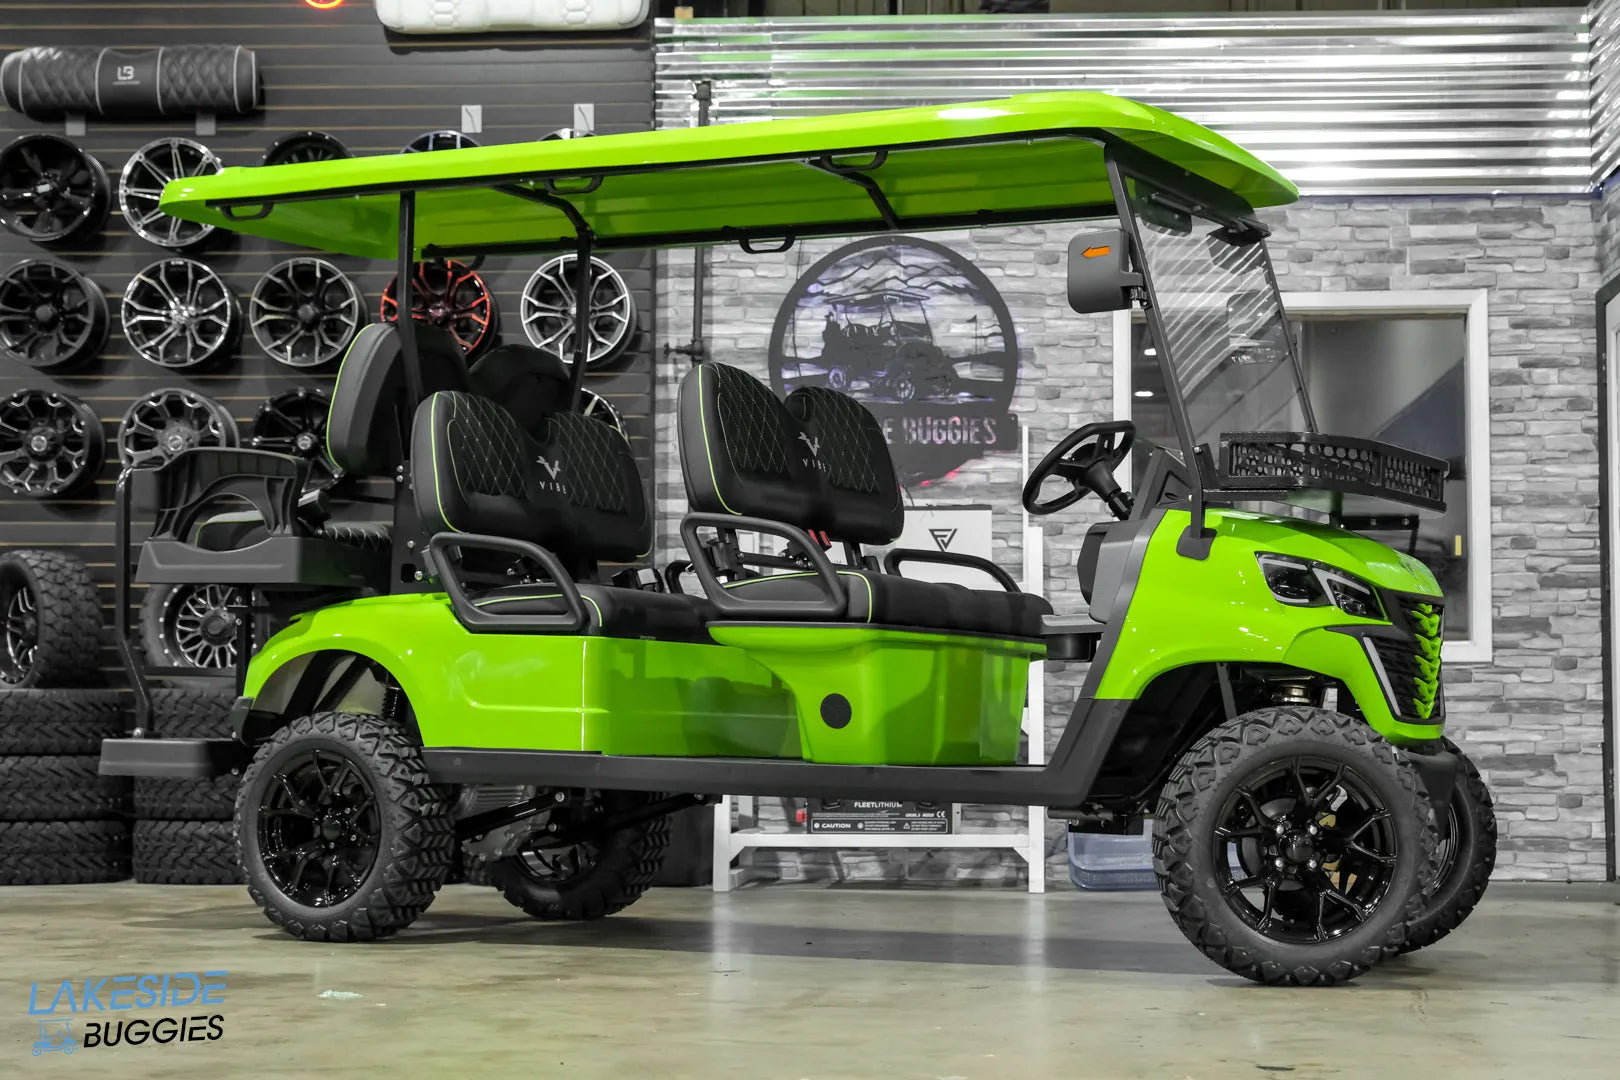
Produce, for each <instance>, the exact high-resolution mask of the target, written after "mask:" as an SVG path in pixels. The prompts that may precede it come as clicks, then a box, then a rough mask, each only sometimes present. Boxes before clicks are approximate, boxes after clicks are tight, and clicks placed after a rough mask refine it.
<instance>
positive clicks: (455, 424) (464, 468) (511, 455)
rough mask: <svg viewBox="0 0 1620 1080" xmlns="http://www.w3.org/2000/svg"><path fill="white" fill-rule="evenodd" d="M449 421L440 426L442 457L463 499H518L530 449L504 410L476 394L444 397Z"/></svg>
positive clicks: (520, 496)
mask: <svg viewBox="0 0 1620 1080" xmlns="http://www.w3.org/2000/svg"><path fill="white" fill-rule="evenodd" d="M444 396H445V397H447V398H448V399H449V401H450V419H449V421H448V422H446V424H445V426H444V437H445V447H444V453H445V454H447V455H448V456H449V462H450V471H451V474H452V475H453V476H454V478H455V482H456V486H457V487H458V488H460V489H461V491H462V493H463V494H467V495H504V496H506V497H508V498H512V499H521V498H523V497H524V495H525V494H527V492H526V490H525V487H524V478H525V473H526V469H525V467H524V466H525V462H524V459H525V457H527V456H530V448H529V447H527V446H525V445H524V443H525V440H524V438H523V432H522V430H521V429H520V428H519V427H518V426H517V421H515V420H513V419H512V418H511V417H510V416H509V415H508V414H507V413H506V410H504V409H502V408H501V407H500V406H499V405H497V404H495V403H494V402H493V401H490V400H488V399H486V398H481V397H479V396H478V395H476V394H446V395H444Z"/></svg>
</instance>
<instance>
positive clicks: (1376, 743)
mask: <svg viewBox="0 0 1620 1080" xmlns="http://www.w3.org/2000/svg"><path fill="white" fill-rule="evenodd" d="M1277 736H1283V737H1285V738H1293V737H1298V736H1309V737H1313V738H1317V739H1325V740H1338V741H1343V742H1346V743H1348V744H1349V745H1351V746H1354V747H1356V748H1357V749H1358V750H1361V751H1363V752H1365V753H1367V754H1370V755H1371V757H1372V758H1373V759H1374V760H1375V761H1376V762H1378V763H1379V764H1380V765H1383V766H1386V767H1388V769H1389V770H1390V772H1391V773H1392V774H1393V775H1394V776H1395V777H1396V778H1397V782H1398V785H1399V788H1400V791H1401V794H1402V797H1403V798H1404V799H1405V800H1406V802H1407V805H1406V806H1404V807H1401V806H1392V807H1390V808H1389V809H1390V812H1391V813H1392V814H1403V813H1411V814H1413V815H1415V817H1416V818H1417V819H1418V820H1421V821H1423V822H1425V825H1424V827H1423V835H1424V837H1425V839H1424V842H1423V847H1424V849H1425V851H1426V855H1427V857H1426V858H1425V859H1424V860H1423V862H1422V864H1421V865H1420V866H1419V867H1418V888H1416V889H1414V890H1413V892H1412V895H1411V896H1410V897H1409V898H1408V900H1407V901H1406V903H1405V905H1404V907H1403V910H1402V913H1401V917H1399V918H1396V919H1395V920H1393V921H1392V922H1391V924H1390V928H1389V930H1388V932H1387V933H1386V934H1385V936H1384V938H1383V940H1382V941H1379V942H1377V943H1375V944H1372V945H1368V946H1367V947H1365V948H1363V949H1362V950H1361V951H1360V953H1359V954H1357V955H1355V956H1354V957H1346V958H1341V959H1340V960H1338V961H1336V962H1334V963H1332V964H1330V965H1328V966H1327V967H1325V968H1320V967H1316V966H1311V965H1306V966H1295V967H1289V966H1286V965H1284V964H1281V963H1278V962H1277V961H1275V960H1271V959H1268V958H1266V957H1263V956H1259V955H1256V954H1254V953H1253V952H1252V951H1251V950H1249V949H1247V948H1245V947H1243V946H1241V945H1236V944H1234V943H1232V942H1230V941H1228V940H1227V938H1226V935H1225V933H1224V932H1223V930H1222V929H1221V927H1220V926H1219V925H1218V924H1217V923H1216V921H1215V920H1213V919H1211V917H1210V915H1209V912H1208V910H1207V909H1206V906H1205V904H1204V902H1203V901H1202V900H1201V899H1200V898H1199V897H1198V896H1197V895H1196V893H1195V891H1194V881H1195V877H1196V870H1195V868H1194V866H1193V865H1192V862H1191V859H1190V855H1191V853H1192V851H1193V847H1194V844H1193V838H1192V821H1193V818H1194V817H1196V816H1197V810H1198V809H1199V805H1198V804H1199V798H1200V795H1201V793H1203V792H1207V791H1208V790H1209V789H1211V788H1213V787H1214V786H1215V785H1216V783H1217V782H1218V777H1219V775H1220V774H1221V773H1222V772H1223V771H1225V770H1226V769H1227V768H1229V767H1231V766H1232V765H1234V764H1235V763H1237V762H1238V761H1239V760H1240V759H1241V758H1243V757H1244V756H1246V755H1247V754H1248V753H1251V752H1253V751H1256V750H1258V749H1259V748H1261V747H1263V746H1265V745H1266V744H1267V743H1268V742H1270V741H1271V740H1272V739H1273V738H1275V737H1277ZM1155 816H1156V819H1157V820H1156V824H1155V827H1154V830H1153V863H1154V870H1155V871H1156V874H1157V877H1158V879H1159V890H1160V893H1161V894H1162V896H1163V897H1164V903H1165V906H1166V907H1167V908H1169V909H1170V915H1171V918H1173V919H1174V920H1175V922H1176V925H1177V926H1178V927H1180V929H1181V932H1182V933H1183V934H1185V935H1186V936H1187V939H1188V940H1189V941H1191V942H1192V943H1193V944H1194V945H1195V946H1197V947H1198V949H1199V950H1200V951H1202V952H1203V953H1204V955H1205V956H1207V957H1209V958H1210V959H1211V960H1213V961H1215V962H1216V963H1217V964H1219V965H1221V966H1222V967H1224V968H1226V969H1227V970H1228V971H1231V972H1234V973H1236V974H1238V975H1241V976H1243V977H1244V978H1247V979H1252V980H1254V981H1255V982H1259V983H1265V984H1267V985H1270V986H1333V985H1337V984H1339V983H1343V982H1348V981H1349V980H1351V979H1354V978H1356V977H1357V976H1359V975H1362V974H1364V973H1365V972H1366V971H1368V970H1369V969H1370V968H1372V967H1373V966H1374V965H1376V964H1378V963H1379V962H1381V961H1382V960H1384V959H1385V958H1386V957H1389V956H1394V955H1395V954H1396V953H1398V952H1399V951H1400V948H1401V945H1402V943H1403V942H1404V941H1405V940H1406V925H1407V923H1408V922H1410V921H1411V919H1412V918H1414V917H1415V916H1416V915H1417V914H1418V913H1419V912H1420V911H1421V910H1422V906H1423V897H1424V895H1425V894H1426V893H1427V892H1428V889H1429V886H1430V884H1431V883H1432V882H1433V881H1434V878H1435V874H1436V871H1437V869H1438V866H1437V863H1438V855H1437V851H1436V848H1437V845H1438V837H1439V827H1438V825H1437V824H1436V822H1435V819H1434V810H1433V807H1432V805H1431V804H1430V802H1429V797H1428V794H1427V792H1426V791H1425V790H1424V788H1423V782H1422V780H1421V779H1420V778H1419V776H1418V773H1417V771H1416V770H1415V769H1413V768H1412V767H1411V766H1410V765H1408V764H1407V763H1406V762H1405V761H1404V760H1403V759H1402V758H1401V757H1400V756H1399V754H1398V753H1397V752H1396V750H1395V748H1394V747H1393V746H1391V745H1390V744H1389V743H1388V742H1386V741H1385V740H1384V739H1383V737H1382V736H1380V735H1379V734H1378V733H1377V732H1375V731H1373V730H1372V728H1370V727H1368V726H1367V725H1366V724H1365V723H1364V722H1362V721H1360V720H1355V719H1352V718H1351V717H1348V716H1345V715H1343V714H1341V713H1334V712H1329V711H1327V710H1325V709H1313V708H1306V707H1297V706H1296V707H1276V708H1266V709H1257V710H1255V711H1253V712H1248V713H1244V714H1243V715H1241V716H1238V717H1236V718H1234V719H1232V720H1228V721H1227V722H1225V723H1223V724H1221V725H1219V726H1218V727H1215V728H1214V729H1212V730H1211V731H1209V732H1208V733H1207V734H1206V735H1204V736H1203V737H1202V738H1201V739H1199V740H1198V741H1197V742H1196V743H1194V744H1193V746H1192V747H1191V749H1189V750H1188V751H1187V753H1186V754H1184V755H1183V756H1182V758H1181V760H1180V761H1178V762H1177V763H1176V765H1175V767H1174V769H1172V770H1171V773H1170V777H1169V779H1168V780H1166V781H1165V785H1164V788H1163V790H1162V791H1161V793H1160V796H1159V805H1158V811H1157V813H1156V815H1155Z"/></svg>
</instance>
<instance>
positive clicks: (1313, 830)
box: [1305, 825, 1318, 836]
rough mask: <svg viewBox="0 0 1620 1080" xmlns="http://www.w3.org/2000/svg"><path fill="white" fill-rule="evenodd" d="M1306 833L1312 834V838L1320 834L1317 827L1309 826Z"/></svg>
mask: <svg viewBox="0 0 1620 1080" xmlns="http://www.w3.org/2000/svg"><path fill="white" fill-rule="evenodd" d="M1305 831H1306V832H1308V833H1310V834H1311V835H1312V836H1315V835H1316V834H1317V832H1318V829H1317V828H1316V826H1315V825H1307V826H1305Z"/></svg>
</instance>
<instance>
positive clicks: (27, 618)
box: [0, 569, 39, 686]
mask: <svg viewBox="0 0 1620 1080" xmlns="http://www.w3.org/2000/svg"><path fill="white" fill-rule="evenodd" d="M0 619H4V620H5V621H4V624H3V625H0V644H3V645H4V648H0V683H5V684H7V685H10V686H16V685H18V684H20V683H22V682H23V681H24V680H25V679H27V678H28V673H29V672H30V671H31V670H33V667H34V650H35V649H36V648H38V647H39V605H38V603H37V602H36V601H35V599H34V590H33V589H31V588H30V587H29V585H28V581H27V579H26V578H24V577H23V575H22V574H21V573H19V572H17V571H16V570H15V569H7V570H5V571H3V572H0Z"/></svg>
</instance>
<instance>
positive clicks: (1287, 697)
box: [1270, 678, 1323, 706]
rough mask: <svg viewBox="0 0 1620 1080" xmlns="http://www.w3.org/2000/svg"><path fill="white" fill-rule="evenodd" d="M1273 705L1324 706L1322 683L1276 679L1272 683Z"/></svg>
mask: <svg viewBox="0 0 1620 1080" xmlns="http://www.w3.org/2000/svg"><path fill="white" fill-rule="evenodd" d="M1270 689H1271V703H1272V704H1273V705H1309V706H1320V705H1321V704H1322V689H1323V688H1322V682H1321V680H1320V679H1310V678H1298V679H1275V680H1272V681H1271V684H1270Z"/></svg>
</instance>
